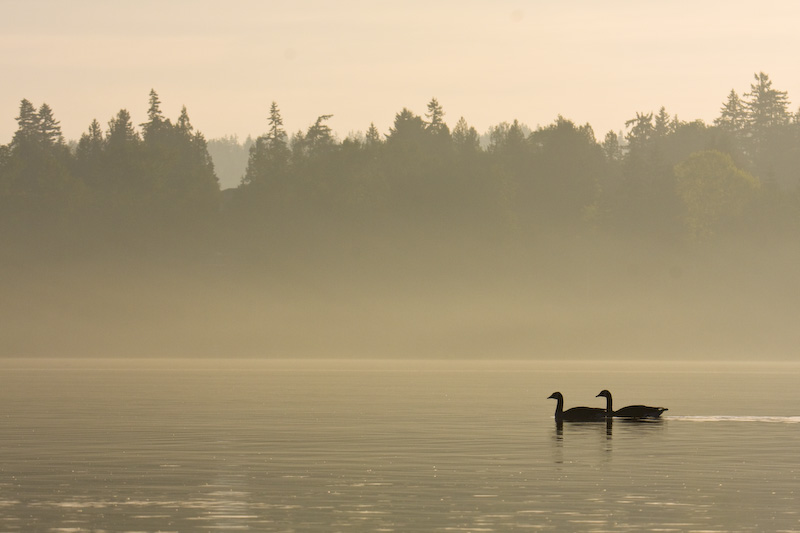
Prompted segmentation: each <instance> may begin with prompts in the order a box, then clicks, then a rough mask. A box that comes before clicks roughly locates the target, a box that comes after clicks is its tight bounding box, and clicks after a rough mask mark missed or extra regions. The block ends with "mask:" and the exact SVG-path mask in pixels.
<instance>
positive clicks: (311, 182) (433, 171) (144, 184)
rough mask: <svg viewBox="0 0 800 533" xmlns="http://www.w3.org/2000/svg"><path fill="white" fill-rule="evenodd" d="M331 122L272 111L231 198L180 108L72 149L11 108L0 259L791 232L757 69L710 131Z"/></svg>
mask: <svg viewBox="0 0 800 533" xmlns="http://www.w3.org/2000/svg"><path fill="white" fill-rule="evenodd" d="M330 117H331V115H321V116H319V117H318V118H317V119H316V121H315V122H314V123H313V124H311V125H310V126H309V127H308V128H307V129H306V130H304V131H303V130H301V131H297V132H294V133H291V134H290V133H289V132H287V131H286V129H285V128H284V123H283V118H282V116H281V113H280V109H279V107H278V105H277V103H274V102H273V103H272V105H271V107H270V109H269V113H268V116H267V120H266V128H265V129H266V132H265V133H264V134H263V135H261V136H259V137H258V138H257V139H254V140H248V143H249V144H250V146H249V158H248V161H247V164H246V167H245V168H244V173H243V176H242V179H241V183H240V185H239V186H238V187H236V188H235V189H230V190H225V191H221V190H220V185H219V180H218V178H217V175H216V173H215V167H214V161H212V158H211V156H210V155H209V143H208V142H207V141H206V139H205V138H204V136H203V135H202V134H201V133H200V132H198V131H197V130H195V128H194V127H193V125H192V124H191V122H190V120H189V116H188V113H187V111H186V108H185V107H184V108H183V110H182V111H181V114H180V116H179V117H178V118H177V119H176V120H174V122H173V121H172V120H170V119H169V118H166V117H165V116H164V114H163V113H162V111H161V109H160V100H159V97H158V94H157V93H156V92H155V91H151V92H150V97H149V109H148V113H147V121H146V122H145V123H143V124H140V125H138V128H137V127H136V126H135V125H134V124H132V121H131V115H130V113H129V112H128V111H127V110H125V109H122V110H120V111H119V112H118V113H117V114H116V115H115V116H114V117H112V118H111V120H109V122H108V123H107V126H106V127H105V128H103V126H101V124H100V123H99V122H98V121H97V120H94V121H93V122H92V123H91V124H90V125H89V128H88V130H87V131H86V132H85V133H84V134H83V135H82V136H81V138H80V139H79V140H78V142H77V143H72V144H71V145H70V144H68V143H67V142H66V141H65V139H64V137H63V134H62V132H61V128H60V124H59V122H58V121H57V120H56V119H55V117H54V113H53V110H52V109H51V108H50V107H49V106H48V105H47V104H42V105H41V106H40V107H38V109H37V108H36V106H34V105H33V104H32V103H31V102H30V101H28V100H22V102H21V103H20V109H19V116H18V117H17V123H18V129H17V131H16V133H15V134H14V136H13V138H12V140H11V142H10V143H9V144H7V145H3V146H0V224H2V239H3V246H6V247H7V246H9V245H14V244H21V243H22V242H23V241H26V242H28V245H30V241H31V240H32V239H33V240H34V241H35V242H37V243H44V242H58V241H69V242H85V243H95V244H97V245H105V244H109V243H114V244H116V245H121V246H125V245H127V244H130V243H140V244H141V243H150V242H156V241H158V242H165V243H167V244H169V243H174V242H183V241H186V240H193V239H196V238H200V240H202V241H203V242H209V241H208V239H211V241H210V242H214V243H215V244H214V246H217V247H218V246H219V245H220V243H226V242H234V241H235V242H237V243H239V244H240V245H243V246H245V247H247V248H252V249H258V250H264V251H267V252H268V253H277V252H279V251H281V250H284V249H285V247H287V246H290V247H292V246H293V247H298V246H304V245H308V246H312V245H316V244H318V243H319V242H337V241H341V240H348V239H353V238H371V239H373V240H380V239H383V238H386V239H390V238H391V236H393V235H395V236H396V235H405V236H411V237H412V240H413V238H418V237H425V238H429V239H431V240H434V241H435V240H437V239H453V238H460V239H470V238H474V239H477V240H481V239H484V240H492V241H508V242H511V243H516V244H520V245H523V246H527V245H530V244H531V243H533V242H536V241H537V239H544V238H547V237H549V236H558V237H565V236H571V235H575V236H578V235H592V234H596V233H606V234H610V235H615V236H618V237H621V238H631V239H660V240H666V241H672V242H689V243H707V242H710V241H714V240H717V239H724V238H730V237H737V238H738V237H748V238H755V239H764V238H775V239H782V238H786V239H796V238H797V237H798V236H800V170H798V169H800V111H798V113H792V112H791V111H790V109H789V100H788V95H787V93H786V92H784V91H780V90H777V89H775V88H773V86H772V81H771V80H770V79H769V77H768V76H767V75H766V74H764V73H758V74H756V75H755V76H754V80H753V82H752V83H751V85H750V90H749V91H748V92H745V93H744V94H742V95H741V96H739V94H738V93H737V92H736V91H735V90H731V92H730V93H729V94H728V96H727V98H726V99H725V101H724V102H723V103H722V105H721V108H720V112H719V116H718V118H717V119H715V120H714V122H713V123H712V124H706V123H704V122H703V121H701V120H693V121H684V120H680V119H679V118H678V117H677V116H674V115H670V114H669V113H668V112H667V110H666V109H665V108H664V107H661V108H660V109H659V110H658V112H637V113H636V114H635V116H634V117H633V118H631V119H630V120H628V121H627V122H626V123H625V127H626V130H625V131H624V132H620V133H615V132H613V131H609V132H608V133H607V134H606V135H605V136H604V137H603V138H602V139H598V138H597V137H596V136H595V133H594V131H593V129H592V127H591V126H590V125H589V124H584V125H579V124H575V123H574V122H572V121H571V120H568V119H567V118H564V117H561V116H559V117H558V118H557V119H556V120H555V121H554V122H553V123H551V124H548V125H546V126H540V127H537V128H536V129H534V130H529V129H528V128H527V127H526V126H525V125H523V124H521V123H520V122H519V121H518V120H513V121H512V122H502V123H499V124H497V125H496V126H493V127H491V128H490V130H489V132H488V142H486V143H482V142H481V136H480V135H479V133H478V132H477V131H476V129H475V128H474V127H471V126H470V125H469V124H468V122H467V121H466V119H465V118H464V117H461V118H459V119H458V120H457V121H456V122H455V124H454V125H453V127H452V129H451V127H450V126H448V124H447V122H446V121H445V111H444V109H443V107H442V105H441V104H440V103H439V102H438V101H437V100H436V99H435V98H434V99H432V100H431V101H430V102H429V103H428V105H427V109H426V111H425V112H424V114H422V115H418V114H416V113H414V112H412V111H411V110H409V109H402V110H401V111H400V112H399V113H397V114H396V116H395V119H394V123H393V125H392V126H391V128H390V129H389V131H388V132H386V133H381V132H379V131H378V130H377V128H376V127H375V126H374V124H371V125H370V126H369V128H368V129H367V130H366V132H365V133H364V134H359V135H351V136H348V137H347V138H345V139H343V140H339V139H338V138H337V137H336V135H334V133H333V132H332V130H331V128H330V127H329V126H328V124H327V122H328V120H329V119H330ZM223 141H224V142H222V145H223V146H224V145H227V146H228V148H232V147H238V146H239V145H238V141H236V140H235V139H234V140H231V139H227V140H223ZM220 162H221V160H220ZM48 237H49V239H48Z"/></svg>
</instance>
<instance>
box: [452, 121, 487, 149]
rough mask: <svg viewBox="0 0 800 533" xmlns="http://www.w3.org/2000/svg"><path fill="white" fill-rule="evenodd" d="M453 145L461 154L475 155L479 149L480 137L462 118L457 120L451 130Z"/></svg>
mask: <svg viewBox="0 0 800 533" xmlns="http://www.w3.org/2000/svg"><path fill="white" fill-rule="evenodd" d="M453 145H454V146H455V147H456V149H457V150H458V151H459V152H461V153H477V152H479V151H480V149H481V141H480V135H478V132H477V130H476V129H475V128H473V127H471V126H470V125H469V124H467V121H466V119H465V118H464V117H461V118H459V119H458V122H457V123H456V126H455V127H454V128H453Z"/></svg>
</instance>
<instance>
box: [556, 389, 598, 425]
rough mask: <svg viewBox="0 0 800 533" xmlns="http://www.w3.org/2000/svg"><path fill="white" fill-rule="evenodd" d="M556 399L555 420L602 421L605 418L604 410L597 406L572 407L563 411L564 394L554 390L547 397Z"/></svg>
mask: <svg viewBox="0 0 800 533" xmlns="http://www.w3.org/2000/svg"><path fill="white" fill-rule="evenodd" d="M550 398H552V399H554V400H557V401H558V403H557V404H556V415H555V416H556V422H562V421H567V422H602V421H604V420H605V419H606V410H605V409H600V408H599V407H573V408H571V409H567V410H566V411H564V395H563V394H561V393H560V392H554V393H553V394H551V395H550V396H548V397H547V399H550Z"/></svg>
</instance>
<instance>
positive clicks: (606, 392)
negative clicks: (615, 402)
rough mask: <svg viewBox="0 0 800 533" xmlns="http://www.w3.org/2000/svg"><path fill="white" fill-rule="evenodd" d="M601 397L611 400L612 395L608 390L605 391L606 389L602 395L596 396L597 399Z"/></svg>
mask: <svg viewBox="0 0 800 533" xmlns="http://www.w3.org/2000/svg"><path fill="white" fill-rule="evenodd" d="M601 396H602V397H603V398H606V399H608V398H611V393H610V392H608V391H607V390H605V389H604V390H602V391H600V394H598V395H597V396H595V398H599V397H601Z"/></svg>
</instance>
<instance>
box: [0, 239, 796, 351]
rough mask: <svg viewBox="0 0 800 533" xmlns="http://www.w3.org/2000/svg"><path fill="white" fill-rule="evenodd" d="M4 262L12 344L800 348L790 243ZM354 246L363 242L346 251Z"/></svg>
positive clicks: (3, 309) (5, 316)
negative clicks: (699, 247) (710, 247)
mask: <svg viewBox="0 0 800 533" xmlns="http://www.w3.org/2000/svg"><path fill="white" fill-rule="evenodd" d="M423 246H424V245H419V246H410V245H408V244H404V246H403V247H400V246H396V247H389V248H388V249H380V250H379V251H376V250H375V249H372V250H365V249H361V250H359V251H358V252H353V251H351V250H347V249H345V250H336V251H334V252H325V253H320V252H318V251H312V252H310V253H309V255H308V256H307V257H302V258H300V259H298V258H296V257H288V258H287V257H270V258H269V259H265V260H264V259H258V260H252V261H241V260H239V259H236V258H234V259H231V257H230V256H229V255H226V253H224V252H223V253H220V254H218V255H214V256H211V257H209V256H207V255H203V256H200V257H196V258H189V259H187V258H186V257H183V256H178V257H176V256H175V255H170V253H169V252H166V253H163V254H161V255H154V256H150V257H148V256H144V255H135V256H134V255H128V256H124V257H121V258H120V257H111V258H108V257H101V258H100V259H88V260H86V261H72V262H68V263H61V262H55V263H48V262H43V263H42V264H30V263H25V264H17V265H14V264H13V262H11V265H9V264H8V263H7V264H6V266H5V268H4V277H5V279H7V280H13V283H8V284H7V285H6V287H5V289H4V296H5V297H4V298H3V301H2V303H0V318H1V319H2V320H0V323H2V326H0V329H2V333H3V335H2V338H3V340H2V349H3V353H4V354H5V355H17V356H20V355H36V356H77V357H83V356H94V357H99V356H102V357H117V356H145V357H146V356H166V357H174V356H183V357H189V356H192V357H195V356H214V357H262V356H266V357H294V356H302V357H368V358H372V357H381V358H382V357H414V358H426V357H435V358H463V357H471V358H474V357H478V358H545V359H546V358H550V357H565V358H573V359H601V358H612V359H619V358H623V359H626V358H627V359H638V360H648V359H656V360H687V359H693V358H697V357H700V358H704V359H744V360H748V359H753V358H757V359H764V358H766V359H782V358H791V357H793V356H794V354H795V348H796V346H797V345H798V343H799V342H800V330H798V329H797V328H796V323H797V321H796V319H797V318H798V316H800V298H798V297H797V295H798V290H800V287H798V283H800V282H798V278H797V277H796V276H795V275H794V269H793V267H792V265H793V264H796V263H795V261H796V260H797V259H798V257H797V256H795V254H794V253H793V252H791V251H790V250H781V249H776V248H772V249H767V250H758V249H754V248H744V247H736V246H731V247H729V248H723V247H720V248H717V249H716V250H714V251H713V253H708V252H707V251H691V250H690V251H687V250H685V249H676V248H669V247H664V248H659V247H655V246H651V245H642V246H636V247H632V246H628V245H621V244H619V243H614V242H610V241H605V242H603V241H599V240H598V241H595V242H592V241H589V242H586V241H583V242H581V243H580V247H579V246H572V245H570V244H569V243H567V244H565V243H559V244H557V245H548V246H547V247H544V246H543V247H541V248H537V249H536V250H534V251H520V250H517V249H513V248H504V247H500V246H493V245H487V246H486V247H485V248H484V249H480V250H477V249H475V248H474V247H463V248H460V249H459V248H458V247H457V246H453V245H450V244H445V245H443V246H441V248H440V249H436V248H435V247H433V246H431V247H430V248H428V249H424V248H423ZM353 254H355V255H353Z"/></svg>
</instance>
